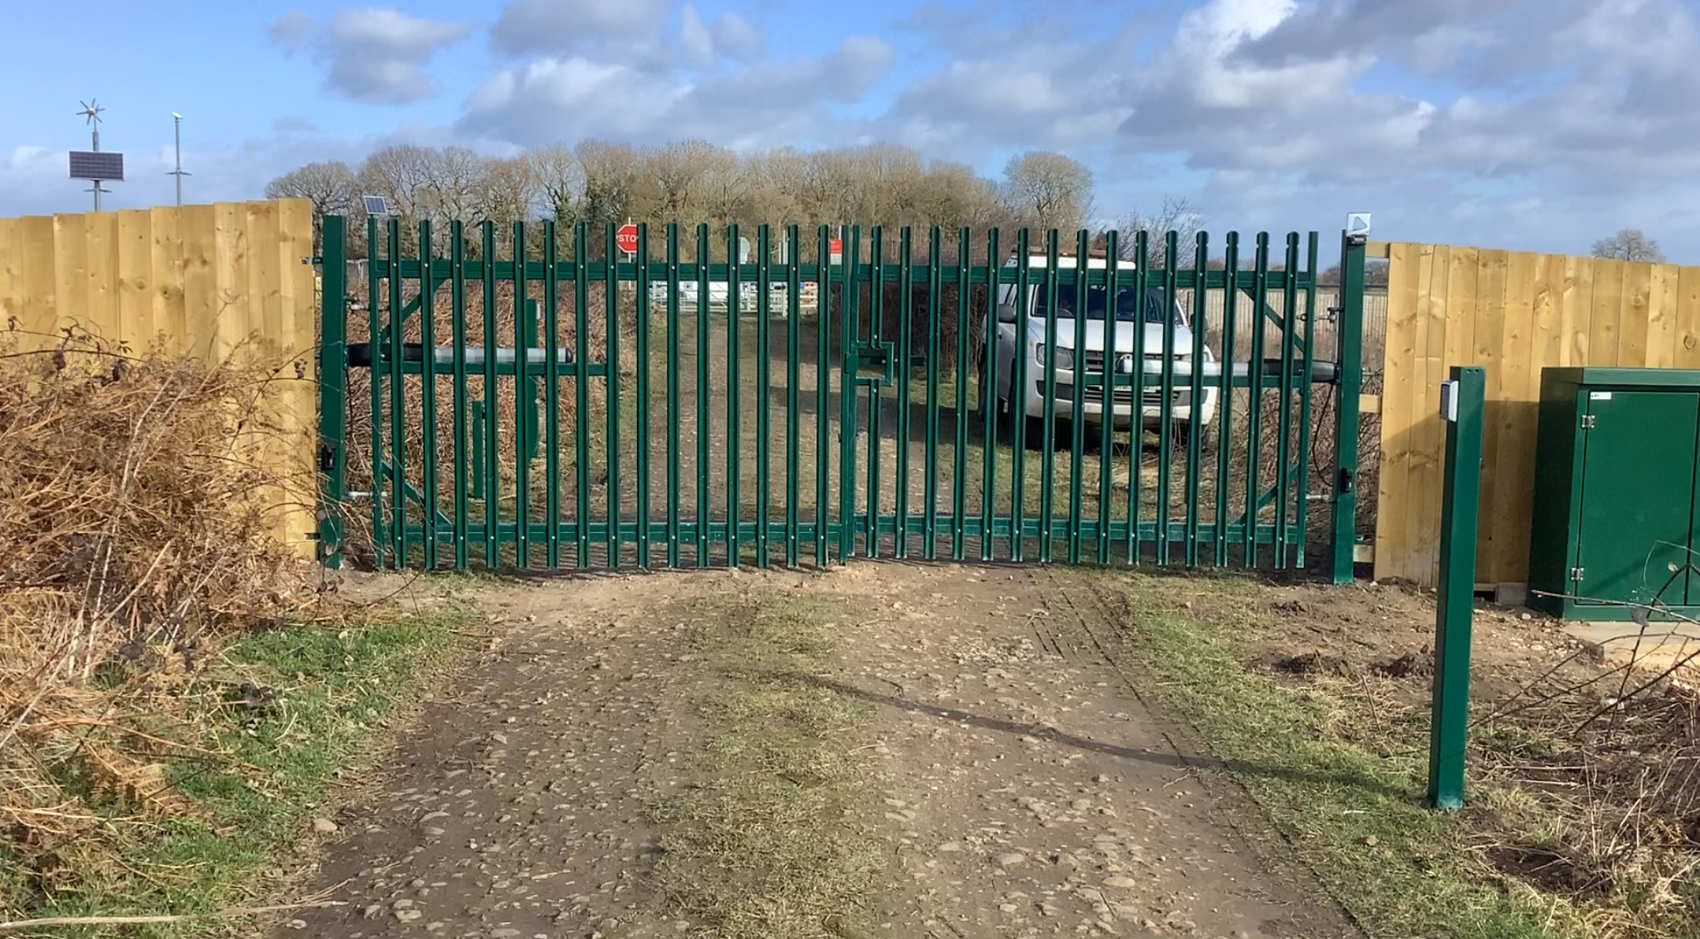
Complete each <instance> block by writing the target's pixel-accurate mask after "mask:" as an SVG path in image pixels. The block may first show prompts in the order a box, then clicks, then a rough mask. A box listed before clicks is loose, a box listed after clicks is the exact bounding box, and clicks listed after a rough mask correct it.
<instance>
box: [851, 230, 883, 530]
mask: <svg viewBox="0 0 1700 939" xmlns="http://www.w3.org/2000/svg"><path fill="white" fill-rule="evenodd" d="M868 254H869V258H868V260H869V262H870V263H871V264H872V265H873V268H872V277H871V280H870V283H869V284H868V340H867V341H868V345H869V346H870V347H877V346H878V345H879V342H880V337H881V332H880V327H882V326H883V325H884V324H885V231H884V229H883V228H881V227H880V226H879V225H875V226H873V230H872V231H870V232H869V233H868ZM856 364H857V365H858V366H860V365H861V362H860V361H858V362H857V363H856ZM859 370H860V369H858V371H859ZM882 412H883V409H882V408H881V407H880V386H879V384H878V383H877V382H870V383H868V511H867V514H866V515H864V516H863V517H862V518H863V521H864V523H865V525H866V534H865V535H864V536H863V542H862V544H863V548H864V550H866V551H867V555H868V557H871V558H877V557H879V556H880V528H879V518H880V441H881V439H882V437H883V432H882V429H881V427H880V418H881V417H883V416H884V415H883V413H882Z"/></svg>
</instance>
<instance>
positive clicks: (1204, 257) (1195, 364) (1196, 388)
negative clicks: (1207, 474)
mask: <svg viewBox="0 0 1700 939" xmlns="http://www.w3.org/2000/svg"><path fill="white" fill-rule="evenodd" d="M1209 266H1210V235H1209V234H1208V233H1207V232H1202V231H1201V232H1199V233H1198V237H1197V239H1196V241H1195V244H1194V253H1193V265H1192V275H1193V278H1194V280H1193V288H1192V357H1191V359H1190V360H1189V361H1190V362H1191V363H1192V368H1191V370H1190V371H1191V373H1192V374H1191V380H1190V381H1188V382H1187V401H1188V405H1187V407H1188V412H1189V413H1188V418H1189V419H1188V421H1187V425H1188V426H1187V434H1186V563H1187V566H1189V567H1196V566H1198V493H1199V486H1200V483H1201V482H1202V480H1203V477H1204V466H1203V462H1204V460H1203V454H1202V452H1201V447H1202V445H1203V440H1204V420H1203V410H1202V409H1203V407H1204V327H1205V326H1206V325H1207V324H1206V323H1205V318H1206V317H1207V316H1208V314H1209V309H1210V308H1209V307H1208V306H1207V305H1206V303H1207V300H1208V293H1209V292H1208V291H1206V290H1205V289H1204V273H1205V271H1206V270H1207V269H1208V268H1209Z"/></svg>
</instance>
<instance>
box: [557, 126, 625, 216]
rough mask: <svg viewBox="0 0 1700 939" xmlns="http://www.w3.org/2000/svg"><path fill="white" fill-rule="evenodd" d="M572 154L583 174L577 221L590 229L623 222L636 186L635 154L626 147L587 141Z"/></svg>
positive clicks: (598, 141)
mask: <svg viewBox="0 0 1700 939" xmlns="http://www.w3.org/2000/svg"><path fill="white" fill-rule="evenodd" d="M573 154H574V156H575V157H577V159H578V165H579V169H580V170H581V171H582V172H583V173H584V195H583V197H582V198H581V199H579V203H578V210H577V212H576V213H575V214H576V215H577V216H578V218H579V219H580V220H582V221H585V222H589V223H590V224H591V225H604V224H607V223H608V222H619V221H625V218H626V215H627V214H628V213H629V212H630V210H631V205H632V191H633V189H634V188H635V186H636V183H637V163H638V158H637V153H636V152H635V151H633V150H632V148H631V147H629V146H627V145H625V144H616V143H605V142H603V141H600V140H586V141H583V142H581V143H580V144H579V145H578V147H577V148H575V149H574V151H573Z"/></svg>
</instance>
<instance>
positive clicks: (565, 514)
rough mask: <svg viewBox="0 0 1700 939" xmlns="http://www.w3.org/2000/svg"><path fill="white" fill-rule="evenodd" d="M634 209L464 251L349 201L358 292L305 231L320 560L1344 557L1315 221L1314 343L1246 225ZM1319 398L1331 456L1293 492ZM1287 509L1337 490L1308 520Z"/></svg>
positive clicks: (1294, 285)
mask: <svg viewBox="0 0 1700 939" xmlns="http://www.w3.org/2000/svg"><path fill="white" fill-rule="evenodd" d="M598 228H600V229H601V230H598ZM635 228H636V237H635V245H636V247H635V251H634V252H633V253H632V254H630V255H627V254H626V253H625V252H624V251H622V250H620V249H619V248H618V247H617V244H616V243H617V241H618V242H619V243H622V244H625V245H627V246H628V247H629V246H631V245H632V244H633V241H632V240H626V239H627V238H629V237H630V235H631V233H629V232H628V233H627V235H626V236H621V237H620V238H618V239H617V237H616V235H617V232H616V226H614V225H612V224H609V225H606V226H591V225H588V224H586V223H584V222H579V223H576V224H574V225H572V226H570V227H569V226H561V227H559V228H557V226H556V224H555V223H554V222H553V221H545V222H542V223H540V224H535V225H526V224H524V223H516V224H514V225H513V226H512V229H511V231H510V232H498V231H497V230H496V226H494V225H493V224H491V223H489V222H482V223H479V224H478V226H477V228H476V236H475V237H474V238H472V239H471V241H472V244H470V245H469V244H468V240H469V239H467V238H466V237H465V236H464V234H463V225H462V223H461V222H459V221H458V220H450V221H448V222H447V224H437V225H433V224H431V223H430V222H426V221H422V222H419V223H418V225H417V232H418V248H417V249H415V250H414V251H412V252H404V251H403V245H404V241H403V237H402V232H403V229H402V226H401V223H400V220H398V219H389V220H387V221H385V222H382V223H380V221H379V220H376V219H369V220H368V221H367V236H368V237H367V244H368V245H370V246H371V254H372V256H371V257H370V258H369V259H368V261H367V265H366V268H367V269H366V284H365V288H366V290H365V296H364V298H360V297H358V296H356V295H355V293H354V292H353V291H357V290H358V288H357V287H355V288H352V290H351V285H350V284H349V281H348V277H347V273H346V272H347V268H346V262H347V258H346V254H347V249H348V239H347V227H346V222H345V220H344V219H342V218H340V217H336V216H331V217H327V218H326V219H325V220H324V228H323V231H324V242H323V243H324V249H323V250H324V256H323V258H322V262H323V265H324V279H323V287H324V289H323V310H322V315H323V323H322V331H321V337H322V339H321V347H320V350H319V354H320V373H321V375H322V376H323V379H322V385H321V393H320V426H321V452H320V463H321V469H322V490H321V506H320V515H319V519H320V521H319V532H318V534H319V539H320V550H319V556H320V558H321V559H322V560H323V561H324V562H325V563H327V564H330V565H335V564H339V563H341V561H342V560H343V558H344V557H345V556H348V555H350V554H353V555H355V556H356V557H357V558H358V559H359V560H360V561H362V562H363V563H368V564H370V565H372V566H374V567H380V568H399V567H419V566H423V567H425V568H438V567H454V568H467V567H469V566H472V565H473V564H474V563H479V564H480V565H481V566H484V567H491V568H511V567H518V568H532V569H537V568H546V569H554V568H577V569H592V568H620V567H638V568H648V567H651V566H656V567H681V566H698V567H701V566H716V565H728V564H748V563H752V562H753V563H754V564H756V565H759V566H764V567H765V566H769V565H774V564H781V565H784V566H797V565H799V564H813V565H816V566H826V565H828V564H831V563H833V562H834V561H838V562H842V561H845V560H847V559H849V558H851V557H856V556H867V557H878V556H880V555H882V554H887V555H890V556H895V557H898V558H905V557H918V558H926V559H929V560H930V559H934V558H940V557H949V558H952V559H964V558H969V557H973V556H975V555H976V553H977V554H978V558H979V559H980V560H988V561H1016V562H1019V561H1024V560H1028V559H1034V560H1037V561H1040V562H1044V561H1049V560H1051V559H1053V558H1056V559H1059V560H1060V559H1065V558H1066V560H1067V562H1068V563H1071V564H1079V563H1097V564H1107V563H1110V562H1111V561H1112V560H1114V561H1118V562H1122V563H1130V564H1138V563H1144V562H1149V561H1152V560H1154V561H1156V562H1157V563H1159V564H1169V563H1184V564H1186V565H1188V566H1195V565H1215V566H1230V565H1239V566H1246V567H1273V568H1287V567H1295V566H1297V567H1303V566H1305V565H1306V564H1307V563H1312V562H1317V561H1320V562H1322V563H1323V564H1325V565H1331V567H1329V568H1328V570H1327V573H1328V574H1331V575H1332V576H1334V577H1336V578H1339V577H1342V576H1344V577H1348V578H1349V576H1350V571H1351V552H1352V543H1353V540H1354V537H1355V533H1354V531H1353V528H1352V517H1353V514H1354V509H1355V497H1356V493H1355V491H1354V490H1355V486H1354V483H1355V476H1356V473H1357V453H1356V440H1357V435H1356V433H1355V432H1348V429H1350V430H1352V431H1355V427H1356V419H1357V410H1358V387H1357V383H1358V381H1359V380H1360V376H1361V363H1359V362H1358V361H1357V356H1358V354H1359V333H1360V331H1361V320H1362V290H1363V247H1362V245H1361V244H1355V243H1353V242H1351V241H1349V240H1345V239H1343V240H1342V254H1341V262H1342V263H1341V269H1342V272H1343V273H1342V277H1343V284H1342V288H1341V298H1340V305H1339V307H1338V313H1339V316H1338V317H1337V318H1336V319H1335V337H1334V341H1335V348H1334V349H1333V350H1331V351H1332V352H1333V355H1332V356H1329V355H1326V354H1325V355H1322V356H1319V355H1317V350H1316V347H1315V342H1316V329H1315V314H1316V301H1315V292H1316V286H1317V285H1316V275H1317V265H1318V258H1317V239H1316V235H1315V234H1314V233H1312V234H1310V235H1309V238H1308V242H1305V243H1301V240H1300V236H1299V235H1298V234H1297V233H1292V234H1288V235H1286V236H1285V239H1284V241H1283V242H1279V244H1281V245H1282V246H1283V247H1284V249H1285V250H1284V252H1282V253H1280V254H1277V256H1276V257H1275V258H1274V259H1273V260H1272V259H1271V257H1270V253H1271V252H1270V239H1269V236H1268V235H1267V234H1263V233H1260V234H1258V235H1256V237H1255V240H1254V243H1255V246H1256V250H1255V254H1254V256H1253V257H1251V258H1246V257H1245V256H1244V254H1243V253H1242V251H1241V240H1240V236H1239V233H1237V232H1230V233H1228V234H1227V236H1226V238H1225V239H1222V240H1221V241H1220V242H1219V243H1220V244H1221V245H1222V246H1223V257H1222V258H1220V259H1216V258H1212V256H1211V254H1210V251H1211V245H1212V241H1211V240H1210V238H1209V236H1208V235H1205V234H1200V235H1199V236H1198V237H1197V240H1196V241H1194V242H1193V243H1191V244H1190V245H1186V246H1184V247H1183V246H1182V245H1181V244H1180V242H1179V239H1178V238H1177V237H1176V235H1175V234H1174V233H1172V232H1169V233H1163V234H1162V235H1160V236H1159V240H1157V241H1153V240H1152V239H1151V237H1150V236H1148V235H1147V233H1145V232H1138V233H1136V234H1135V235H1134V236H1133V237H1132V238H1120V237H1118V236H1117V233H1115V232H1109V233H1105V234H1104V235H1102V236H1100V235H1097V234H1095V233H1092V232H1088V231H1079V232H1075V233H1073V234H1072V235H1069V236H1063V235H1062V234H1061V233H1059V232H1056V231H1054V230H1052V231H1044V232H1030V231H1027V230H1025V229H1023V230H1020V231H1018V232H1015V233H1014V234H1013V237H1010V236H1009V235H1008V233H1003V236H1002V237H1000V233H999V232H997V231H990V232H987V233H985V234H984V236H983V237H976V235H975V233H974V232H972V231H970V230H968V229H960V230H958V231H957V232H956V233H955V237H950V236H949V233H945V232H941V231H940V230H939V229H937V228H933V229H930V230H928V231H926V232H925V233H924V243H922V242H923V236H922V233H919V232H913V231H912V230H911V229H909V228H901V229H898V230H897V231H896V237H891V235H890V234H889V233H888V232H887V231H886V230H884V229H882V228H881V227H880V226H873V227H871V228H869V229H866V230H865V231H864V229H863V228H862V227H860V226H845V227H839V228H833V227H829V226H824V225H823V226H820V227H819V228H818V230H816V232H815V233H814V235H815V237H813V238H810V237H807V235H806V234H805V233H804V232H803V231H802V230H800V229H799V228H798V227H797V226H780V227H772V226H768V225H761V226H758V227H756V229H755V231H754V233H753V234H754V237H753V238H747V239H745V238H740V236H739V232H738V228H737V226H726V227H720V228H718V229H716V228H711V227H710V226H709V225H706V224H699V225H697V226H695V230H694V237H691V236H692V232H691V230H690V229H689V228H685V229H681V227H680V226H679V225H677V224H674V223H669V224H667V225H666V226H665V227H664V228H661V227H657V228H655V229H654V230H653V231H652V229H651V227H650V226H649V225H639V226H635ZM410 234H411V232H410ZM652 235H653V236H654V237H653V238H652ZM655 241H661V242H663V244H661V245H656V244H654V243H653V242H655ZM744 241H747V242H748V243H749V244H750V245H751V247H752V248H753V250H754V253H753V256H751V257H749V258H746V259H741V258H740V243H741V242H744ZM1007 245H1013V246H1014V248H1015V250H1014V251H1012V252H1009V253H1008V254H1007V255H1005V254H1003V253H1001V249H1000V246H1007ZM1301 245H1302V246H1303V247H1304V250H1301ZM893 249H895V250H893ZM1153 255H1155V257H1153ZM1022 258H1026V263H1025V264H1023V263H1020V259H1022ZM1083 259H1085V260H1084V261H1083ZM1148 259H1150V260H1149V261H1148ZM1218 260H1220V261H1221V262H1222V263H1220V264H1218V263H1216V262H1217V261H1218ZM811 296H812V297H813V302H812V303H811V302H809V298H810V297H811ZM362 299H363V302H364V305H365V310H364V311H363V312H364V314H365V315H364V316H363V317H360V318H358V319H351V315H350V311H351V310H353V309H355V308H357V306H358V305H359V303H360V302H361V301H362ZM1218 299H1219V301H1220V302H1217V300H1218ZM1082 310H1084V311H1086V313H1087V315H1085V316H1080V315H1077V313H1078V312H1079V311H1082ZM414 319H417V323H416V324H415V323H413V322H410V321H412V320H414ZM361 320H364V323H363V324H362V323H361ZM1201 320H1207V322H1204V323H1203V324H1202V325H1200V323H1201ZM1109 321H1113V322H1114V324H1115V325H1114V327H1113V328H1112V327H1111V326H1110V325H1109ZM1247 326H1249V339H1248V338H1246V336H1245V335H1244V334H1243V332H1242V330H1244V329H1245V327H1247ZM351 327H353V335H351V334H350V330H351ZM362 334H363V335H362ZM987 337H996V340H995V342H990V343H988V341H987ZM988 348H994V349H996V350H997V353H998V354H996V355H991V356H988V355H986V350H987V349H988ZM354 374H364V375H365V376H366V377H367V378H368V386H369V387H368V391H369V398H370V400H369V410H368V412H367V414H366V415H357V414H355V413H353V412H351V409H350V402H349V394H348V388H349V379H350V377H351V376H352V375H354ZM427 376H429V378H430V380H427ZM439 378H440V379H442V380H443V381H445V382H447V384H446V385H445V386H444V388H443V389H442V390H441V392H439V389H438V388H437V386H436V379H439ZM1326 385H1335V386H1336V387H1335V388H1334V390H1333V393H1334V394H1335V395H1337V398H1338V400H1337V402H1336V406H1335V407H1334V408H1333V411H1334V414H1333V415H1332V423H1333V427H1331V428H1329V430H1330V431H1331V433H1332V435H1333V437H1334V440H1335V442H1336V443H1337V444H1338V446H1337V447H1335V448H1333V449H1335V450H1336V451H1337V453H1338V460H1337V462H1336V463H1335V465H1334V466H1332V467H1331V472H1330V475H1329V478H1327V479H1325V480H1321V481H1320V484H1318V482H1316V481H1313V479H1312V474H1311V472H1310V466H1311V458H1312V453H1311V451H1312V447H1313V445H1316V444H1326V443H1328V441H1327V439H1326V437H1327V436H1328V435H1326V434H1319V433H1317V428H1314V427H1313V426H1312V418H1313V416H1314V415H1321V414H1327V413H1328V409H1327V408H1322V407H1316V406H1315V402H1314V400H1313V394H1314V393H1315V390H1316V389H1317V388H1318V387H1321V386H1326ZM563 386H567V387H563ZM445 412H447V413H445ZM1106 414H1109V415H1112V418H1111V419H1109V420H1106V419H1104V415H1106ZM811 418H812V419H811ZM1200 424H1202V426H1200ZM1153 432H1154V433H1155V438H1156V439H1154V440H1153V439H1151V437H1152V435H1153ZM1064 435H1066V436H1064ZM1136 444H1137V445H1136ZM351 456H353V457H354V459H353V460H352V461H351V459H350V457H351ZM363 457H364V459H363ZM440 459H451V460H452V461H453V463H452V466H451V467H449V468H446V469H440V468H439V466H438V463H439V460H440ZM1032 460H1038V461H1039V463H1038V466H1036V467H1035V466H1032V465H1031V461H1032ZM362 463H365V465H364V466H362V465H361V464H362ZM624 467H629V468H631V469H632V472H629V473H625V474H622V472H621V469H622V468H624ZM1318 490H1327V491H1318ZM1313 500H1314V501H1329V502H1332V503H1333V519H1332V522H1333V524H1332V525H1330V526H1328V528H1327V529H1325V530H1323V531H1321V532H1312V531H1311V530H1310V528H1309V521H1310V519H1311V517H1312V515H1311V513H1309V511H1308V504H1309V502H1311V501H1313ZM364 519H369V520H370V521H369V529H367V530H365V531H362V530H361V529H363V528H365V527H366V526H365V523H364V522H363V520H364ZM1313 535H1321V536H1322V542H1323V543H1325V544H1326V545H1327V550H1326V551H1324V550H1319V548H1320V545H1318V544H1315V543H1313V542H1312V540H1311V537H1312V536H1313ZM480 547H482V550H478V548H480ZM811 547H812V550H810V549H811ZM976 548H977V552H976Z"/></svg>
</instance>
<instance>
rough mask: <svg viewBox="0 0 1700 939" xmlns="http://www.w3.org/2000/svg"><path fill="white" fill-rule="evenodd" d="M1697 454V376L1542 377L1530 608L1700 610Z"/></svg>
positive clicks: (1555, 372) (1597, 612)
mask: <svg viewBox="0 0 1700 939" xmlns="http://www.w3.org/2000/svg"><path fill="white" fill-rule="evenodd" d="M1697 445H1700V371H1693V370H1682V369H1659V368H1546V369H1542V371H1541V400H1540V412H1539V421H1538V436H1537V443H1536V450H1535V491H1534V501H1533V511H1532V512H1531V513H1530V514H1531V521H1532V524H1531V530H1530V540H1529V544H1530V548H1529V596H1530V600H1529V602H1530V605H1532V606H1534V607H1536V608H1537V609H1541V610H1545V611H1547V612H1549V613H1552V614H1555V615H1557V616H1562V617H1564V618H1566V619H1578V620H1628V619H1632V618H1637V617H1638V615H1639V614H1640V613H1641V612H1642V611H1646V612H1647V613H1648V615H1649V616H1650V618H1652V619H1661V618H1665V619H1668V618H1670V617H1669V616H1668V615H1666V616H1663V617H1661V615H1660V610H1661V608H1669V610H1670V611H1671V612H1675V613H1679V614H1681V615H1684V616H1692V615H1694V614H1695V613H1697V612H1700V570H1697V569H1695V568H1694V567H1692V566H1691V564H1690V562H1691V559H1692V558H1693V557H1695V555H1694V554H1693V551H1694V550H1695V549H1697V548H1700V515H1697V514H1696V511H1695V509H1696V501H1697V499H1696V497H1697V495H1700V459H1697V449H1696V448H1697ZM1649 608H1650V609H1649Z"/></svg>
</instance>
